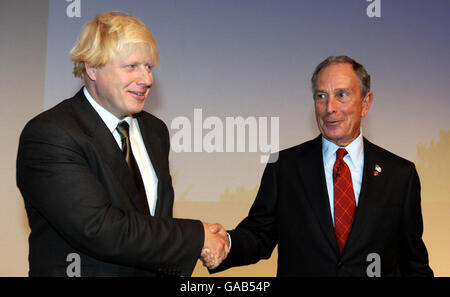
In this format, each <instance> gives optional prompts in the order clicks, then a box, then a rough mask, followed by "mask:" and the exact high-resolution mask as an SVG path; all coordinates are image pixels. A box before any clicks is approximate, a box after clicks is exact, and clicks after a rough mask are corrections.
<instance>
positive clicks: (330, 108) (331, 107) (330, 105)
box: [327, 95, 337, 113]
mask: <svg viewBox="0 0 450 297" xmlns="http://www.w3.org/2000/svg"><path fill="white" fill-rule="evenodd" d="M336 109H337V101H336V98H335V97H334V96H333V95H331V96H330V97H329V98H328V100H327V112H328V113H333V112H336Z"/></svg>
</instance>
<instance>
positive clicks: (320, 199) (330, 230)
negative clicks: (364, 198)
mask: <svg viewBox="0 0 450 297" xmlns="http://www.w3.org/2000/svg"><path fill="white" fill-rule="evenodd" d="M297 168H299V172H300V175H301V177H302V179H303V180H304V182H305V183H304V184H305V189H306V194H307V195H306V197H307V199H308V200H309V203H310V204H311V207H312V209H313V211H314V213H315V214H316V217H317V220H318V221H319V223H320V226H321V228H322V231H323V233H324V234H325V236H326V238H327V239H328V242H329V244H330V245H331V246H332V248H333V249H334V250H336V252H337V251H338V246H337V242H336V236H335V233H334V227H333V221H332V219H331V209H330V202H329V199H328V192H327V185H326V181H325V173H324V166H323V158H322V140H321V136H319V137H317V138H316V139H314V140H313V142H312V146H311V149H310V150H309V151H308V152H307V153H306V154H304V155H302V157H301V158H299V159H298V164H297Z"/></svg>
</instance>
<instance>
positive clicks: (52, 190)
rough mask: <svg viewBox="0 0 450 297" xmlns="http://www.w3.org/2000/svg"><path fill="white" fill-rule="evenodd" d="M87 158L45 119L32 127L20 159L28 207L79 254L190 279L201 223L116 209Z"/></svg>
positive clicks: (22, 141) (25, 136)
mask: <svg viewBox="0 0 450 297" xmlns="http://www.w3.org/2000/svg"><path fill="white" fill-rule="evenodd" d="M85 154H86V151H85V150H84V148H82V147H81V145H80V143H79V142H77V141H75V140H74V137H73V134H71V133H69V132H68V131H67V130H65V129H63V128H62V127H59V126H57V125H56V124H54V123H52V122H50V121H45V120H32V121H31V122H30V123H28V124H27V126H26V127H25V128H24V131H23V132H22V135H21V137H20V143H19V151H18V157H17V184H18V187H19V189H20V190H21V193H22V195H23V197H24V199H25V202H26V203H27V204H29V205H31V207H33V208H34V209H35V210H36V211H37V212H38V213H39V214H40V215H41V216H42V217H44V218H45V220H46V221H47V222H48V224H49V225H51V226H52V227H53V228H54V229H55V230H56V231H57V232H58V233H59V234H60V236H61V237H62V238H64V239H65V240H66V241H67V242H68V243H69V244H70V245H71V246H72V247H73V248H74V249H76V250H79V251H81V252H83V253H85V254H88V255H90V256H92V257H94V258H97V259H99V260H101V261H105V262H110V263H116V264H120V265H126V266H133V267H137V268H141V269H145V270H151V271H154V270H161V269H176V270H181V273H182V274H183V275H190V274H191V273H192V270H193V268H194V267H195V264H196V261H197V258H198V256H199V254H200V251H201V248H202V246H203V241H204V233H203V232H204V231H203V227H202V224H201V222H200V221H196V220H187V219H172V218H161V217H152V216H145V215H143V214H140V213H139V212H136V211H130V210H125V209H121V208H116V207H114V206H113V205H112V203H111V200H110V199H109V198H108V194H107V191H106V189H105V186H104V185H103V184H102V183H101V182H100V180H99V178H98V176H97V175H96V173H95V172H93V170H92V169H91V168H90V167H89V164H88V161H87V156H86V155H85ZM167 154H168V151H167ZM49 244H51V243H49Z"/></svg>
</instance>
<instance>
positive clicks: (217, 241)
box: [200, 223, 230, 269]
mask: <svg viewBox="0 0 450 297" xmlns="http://www.w3.org/2000/svg"><path fill="white" fill-rule="evenodd" d="M203 228H204V231H205V241H204V244H203V249H202V252H201V254H200V260H201V261H202V262H203V266H206V267H207V268H208V269H215V268H216V267H217V266H219V265H220V263H222V261H223V260H225V258H226V257H227V256H228V253H229V252H230V247H229V242H228V235H227V231H226V230H225V228H224V227H223V226H222V225H221V224H208V223H203Z"/></svg>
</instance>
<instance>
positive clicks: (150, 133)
mask: <svg viewBox="0 0 450 297" xmlns="http://www.w3.org/2000/svg"><path fill="white" fill-rule="evenodd" d="M136 118H137V120H138V123H139V129H140V130H141V135H142V139H143V141H144V144H145V148H146V150H147V153H148V156H149V158H150V161H151V162H152V166H153V169H154V170H155V174H156V177H157V178H158V184H157V187H158V188H157V197H156V199H157V200H156V206H155V216H158V215H159V212H160V210H161V209H162V207H161V204H162V203H163V200H164V199H162V195H163V186H162V185H161V165H160V162H161V161H162V160H161V158H163V157H162V156H163V152H162V151H161V149H162V147H163V144H162V140H161V138H160V136H159V135H158V134H157V133H155V131H154V127H152V125H151V123H150V121H146V120H145V119H144V116H143V114H142V113H141V114H137V115H136Z"/></svg>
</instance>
